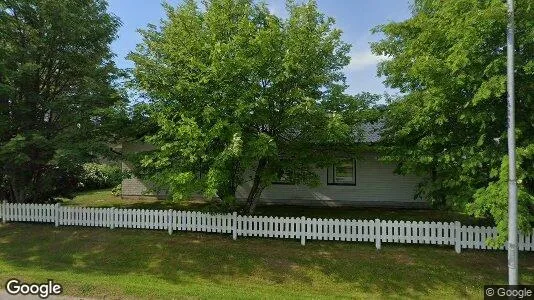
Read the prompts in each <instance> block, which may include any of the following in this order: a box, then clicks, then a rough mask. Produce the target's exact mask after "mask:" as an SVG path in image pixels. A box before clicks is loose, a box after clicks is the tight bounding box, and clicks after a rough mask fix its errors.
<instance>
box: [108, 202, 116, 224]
mask: <svg viewBox="0 0 534 300" xmlns="http://www.w3.org/2000/svg"><path fill="white" fill-rule="evenodd" d="M108 220H109V228H110V229H115V207H112V208H110V209H109V219H108Z"/></svg>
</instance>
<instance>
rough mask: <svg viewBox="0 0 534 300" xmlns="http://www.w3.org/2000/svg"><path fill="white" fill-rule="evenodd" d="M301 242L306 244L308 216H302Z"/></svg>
mask: <svg viewBox="0 0 534 300" xmlns="http://www.w3.org/2000/svg"><path fill="white" fill-rule="evenodd" d="M300 244H301V245H302V246H304V245H306V217H301V218H300Z"/></svg>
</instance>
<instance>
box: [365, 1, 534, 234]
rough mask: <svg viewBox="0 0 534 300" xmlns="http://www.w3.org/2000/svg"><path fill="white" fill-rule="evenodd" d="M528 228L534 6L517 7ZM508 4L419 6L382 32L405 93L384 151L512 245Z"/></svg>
mask: <svg viewBox="0 0 534 300" xmlns="http://www.w3.org/2000/svg"><path fill="white" fill-rule="evenodd" d="M515 18H516V45H515V54H516V65H515V74H516V97H517V103H516V105H517V112H516V118H517V131H516V136H517V151H518V164H517V168H518V179H519V180H518V187H519V212H520V214H519V216H520V218H519V221H520V226H521V228H522V229H527V228H529V226H530V224H529V223H531V222H532V221H533V214H534V208H533V205H534V5H533V3H532V1H530V0H517V1H516V11H515ZM506 24H507V13H506V4H505V3H503V1H500V0H457V1H440V0H419V1H415V3H414V6H413V16H412V17H411V18H410V19H408V20H406V21H403V22H394V23H389V24H386V25H383V26H379V27H378V28H377V29H376V30H377V31H378V32H380V33H382V34H383V35H384V38H383V39H382V40H381V41H380V42H377V43H375V44H374V45H373V50H374V52H375V53H376V54H381V55H387V56H389V57H390V58H391V59H390V60H387V61H385V62H383V63H381V64H380V66H379V74H381V75H384V76H385V77H386V83H387V84H388V85H389V86H391V87H394V88H398V89H400V91H401V92H402V96H401V97H399V99H398V100H396V101H393V102H392V103H391V104H390V105H389V108H388V113H387V118H386V119H387V126H386V127H387V128H386V131H387V132H386V134H385V137H386V139H387V140H386V143H387V144H385V153H386V154H387V156H388V158H389V159H391V160H393V161H398V162H400V164H399V170H400V171H401V172H403V173H415V174H420V175H423V176H425V177H426V180H425V182H424V183H423V184H422V185H421V189H420V192H421V193H422V194H423V195H424V196H425V198H426V199H428V200H430V201H431V202H433V203H434V204H436V205H442V206H448V207H453V208H456V209H460V210H464V211H468V212H470V213H472V214H475V215H478V216H490V217H493V219H494V220H495V221H496V222H497V225H498V227H499V229H500V232H501V233H502V234H501V235H500V238H499V240H498V241H497V242H499V243H502V242H503V241H504V240H505V239H506V228H507V222H506V220H507V218H506V216H507V213H506V212H507V180H508V171H507V163H508V157H507V144H506V138H507V137H506V128H507V117H506V116H507V114H506V111H507V105H506V95H507V94H506Z"/></svg>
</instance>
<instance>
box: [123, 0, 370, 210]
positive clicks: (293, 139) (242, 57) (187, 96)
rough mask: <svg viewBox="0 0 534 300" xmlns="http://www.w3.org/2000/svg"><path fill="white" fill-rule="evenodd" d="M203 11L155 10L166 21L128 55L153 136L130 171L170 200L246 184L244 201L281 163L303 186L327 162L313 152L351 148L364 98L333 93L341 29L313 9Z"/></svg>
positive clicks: (221, 4)
mask: <svg viewBox="0 0 534 300" xmlns="http://www.w3.org/2000/svg"><path fill="white" fill-rule="evenodd" d="M204 4H205V7H204V8H205V9H200V8H199V7H197V4H196V2H195V1H192V0H188V1H185V2H184V3H183V4H181V5H179V6H178V7H176V8H173V7H170V6H168V5H167V6H165V8H166V11H167V19H166V20H164V21H163V23H162V24H161V27H159V28H157V27H156V26H149V27H148V28H147V29H146V30H143V31H141V33H142V35H143V38H144V39H143V43H142V44H140V45H138V48H137V51H135V52H134V53H132V54H131V55H130V59H131V60H133V61H134V63H135V70H134V74H135V78H136V83H137V86H138V88H139V89H140V90H142V91H143V92H144V93H146V94H147V95H148V96H149V98H150V99H151V102H150V109H149V112H150V113H149V114H150V116H151V118H152V119H153V120H155V122H156V123H157V127H158V130H157V131H156V133H155V134H152V135H151V136H149V137H148V139H147V141H148V142H149V143H151V144H153V145H155V146H156V148H157V150H155V151H152V152H150V153H148V154H142V155H139V160H140V165H141V166H142V167H143V169H142V170H141V171H140V172H141V173H143V172H144V175H145V176H147V177H149V178H150V180H151V181H152V182H154V183H155V184H156V186H159V187H163V188H165V189H170V190H169V192H170V194H172V195H173V198H174V199H181V198H183V197H185V196H187V195H189V194H190V193H192V192H194V191H201V192H203V193H204V194H205V195H206V196H208V197H213V196H216V195H217V196H219V197H220V198H222V199H232V198H233V197H234V194H235V190H236V187H237V186H238V185H239V184H241V183H243V182H244V181H245V180H251V181H253V182H254V188H253V189H252V191H251V195H250V196H249V200H251V201H252V202H253V201H254V199H255V198H257V196H258V195H259V194H260V193H261V190H262V189H263V188H264V187H266V186H268V185H269V184H270V182H271V179H272V178H273V177H274V176H276V174H275V173H276V172H277V170H278V168H279V165H280V159H281V157H282V158H285V159H291V161H292V163H291V164H290V165H287V167H289V168H294V169H298V170H300V171H299V172H294V174H304V175H305V176H299V177H298V178H294V179H295V182H299V183H308V182H310V181H313V179H314V178H311V177H313V176H309V175H310V174H312V173H311V172H310V171H309V170H311V168H312V167H313V166H314V165H317V164H321V163H325V162H326V161H328V160H331V159H333V157H334V154H335V153H334V151H324V150H322V151H319V149H326V147H324V145H326V144H329V145H332V144H336V145H351V144H353V143H354V140H355V139H356V138H357V135H356V134H355V133H354V132H353V131H354V130H353V128H355V125H356V124H358V123H360V122H362V119H363V117H361V116H360V117H357V118H356V117H355V115H356V113H357V112H360V111H365V110H366V109H367V108H368V105H369V103H368V102H366V101H368V100H369V99H372V97H367V98H366V100H363V99H361V98H360V97H349V96H346V95H344V94H343V92H344V90H345V88H346V85H345V83H344V80H345V78H344V76H343V73H342V68H343V67H344V66H345V65H347V64H348V63H349V57H348V55H347V54H348V52H349V49H350V47H349V45H347V44H345V43H343V42H342V41H341V39H340V37H341V31H340V30H338V29H335V28H334V27H333V25H334V20H333V19H331V18H326V17H325V16H324V15H322V14H321V13H320V12H318V10H317V5H316V3H315V2H314V1H309V2H307V3H305V4H301V5H297V4H294V3H293V2H289V3H288V10H289V17H288V19H280V18H278V17H277V16H275V15H273V14H272V13H270V12H269V11H268V9H267V8H266V6H265V5H264V4H256V3H255V2H254V1H252V0H210V1H205V2H204ZM362 116H363V113H362ZM321 147H323V148H321ZM330 149H331V148H330ZM245 170H252V171H253V172H252V175H251V176H250V178H245V177H243V174H244V172H245Z"/></svg>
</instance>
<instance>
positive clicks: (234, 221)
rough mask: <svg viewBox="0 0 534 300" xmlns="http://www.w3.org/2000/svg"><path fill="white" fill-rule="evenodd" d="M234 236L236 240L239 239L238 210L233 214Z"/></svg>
mask: <svg viewBox="0 0 534 300" xmlns="http://www.w3.org/2000/svg"><path fill="white" fill-rule="evenodd" d="M232 220H233V223H232V237H233V239H234V240H237V212H235V211H234V213H233V215H232Z"/></svg>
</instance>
